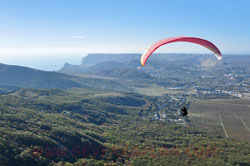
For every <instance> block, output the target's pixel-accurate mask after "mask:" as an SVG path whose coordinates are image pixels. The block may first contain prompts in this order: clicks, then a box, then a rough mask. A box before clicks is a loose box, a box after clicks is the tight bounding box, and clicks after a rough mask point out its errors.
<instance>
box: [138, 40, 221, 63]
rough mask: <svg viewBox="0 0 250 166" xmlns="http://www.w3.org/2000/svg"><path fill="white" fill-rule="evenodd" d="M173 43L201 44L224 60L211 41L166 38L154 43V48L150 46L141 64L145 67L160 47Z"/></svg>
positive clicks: (143, 55)
mask: <svg viewBox="0 0 250 166" xmlns="http://www.w3.org/2000/svg"><path fill="white" fill-rule="evenodd" d="M173 42H190V43H195V44H199V45H202V46H204V47H206V48H208V49H209V50H211V51H212V52H213V53H214V54H215V56H216V58H217V59H218V60H221V59H222V56H221V52H220V50H219V49H218V48H217V47H216V46H215V45H214V44H213V43H211V42H210V41H207V40H204V39H200V38H196V37H171V38H166V39H163V40H160V41H158V42H156V43H154V44H153V45H152V46H150V47H149V48H148V49H147V50H146V51H145V52H144V53H143V54H142V56H141V64H142V66H144V65H145V63H146V61H147V59H148V58H149V56H150V55H151V54H152V53H153V52H154V51H155V50H156V49H157V48H159V47H161V46H162V45H165V44H168V43H173Z"/></svg>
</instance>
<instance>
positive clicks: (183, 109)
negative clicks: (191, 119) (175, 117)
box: [181, 107, 188, 116]
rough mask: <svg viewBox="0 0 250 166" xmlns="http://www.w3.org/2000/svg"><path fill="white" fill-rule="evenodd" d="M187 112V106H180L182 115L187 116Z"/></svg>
mask: <svg viewBox="0 0 250 166" xmlns="http://www.w3.org/2000/svg"><path fill="white" fill-rule="evenodd" d="M187 114H188V112H187V108H186V107H182V108H181V115H182V116H187Z"/></svg>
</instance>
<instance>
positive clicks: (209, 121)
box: [189, 99, 250, 142]
mask: <svg viewBox="0 0 250 166" xmlns="http://www.w3.org/2000/svg"><path fill="white" fill-rule="evenodd" d="M189 117H190V119H191V120H192V123H191V124H192V125H193V126H195V127H198V128H199V129H200V130H206V131H208V132H211V133H214V134H218V135H220V136H223V137H227V138H233V139H237V140H241V141H248V142H250V100H243V99H228V100H203V101H201V100H196V101H193V102H191V107H190V114H189Z"/></svg>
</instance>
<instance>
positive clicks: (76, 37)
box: [69, 35, 86, 39]
mask: <svg viewBox="0 0 250 166" xmlns="http://www.w3.org/2000/svg"><path fill="white" fill-rule="evenodd" d="M69 38H71V39H86V36H81V35H72V36H69Z"/></svg>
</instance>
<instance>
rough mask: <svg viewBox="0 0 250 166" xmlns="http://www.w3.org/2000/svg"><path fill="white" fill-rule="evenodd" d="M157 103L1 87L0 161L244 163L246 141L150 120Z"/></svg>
mask: <svg viewBox="0 0 250 166" xmlns="http://www.w3.org/2000/svg"><path fill="white" fill-rule="evenodd" d="M154 102H156V103H154ZM156 104H157V99H154V100H152V98H149V97H145V96H141V95H138V94H129V93H121V92H115V91H97V90H95V91H94V90H89V89H71V90H68V91H65V90H58V89H51V90H35V89H33V90H25V89H23V90H18V91H16V92H14V93H10V94H7V95H1V96H0V113H1V116H0V165H2V166H5V165H6V166H7V165H8V166H19V165H41V166H43V165H44V166H48V165H57V166H60V165H70V166H71V165H150V164H151V165H165V164H166V163H167V164H170V165H185V164H188V165H209V164H211V165H237V164H238V165H248V164H249V161H250V157H249V155H248V154H249V153H250V151H249V149H250V144H248V143H243V142H240V141H236V140H232V139H224V138H222V137H217V136H213V135H208V134H206V133H205V132H203V131H198V130H196V129H194V128H191V127H187V128H186V127H184V126H182V125H175V124H168V123H161V122H160V121H155V122H152V121H151V120H150V118H149V117H150V116H149V115H151V112H154V111H155V107H154V105H156ZM152 163H153V164H152Z"/></svg>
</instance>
